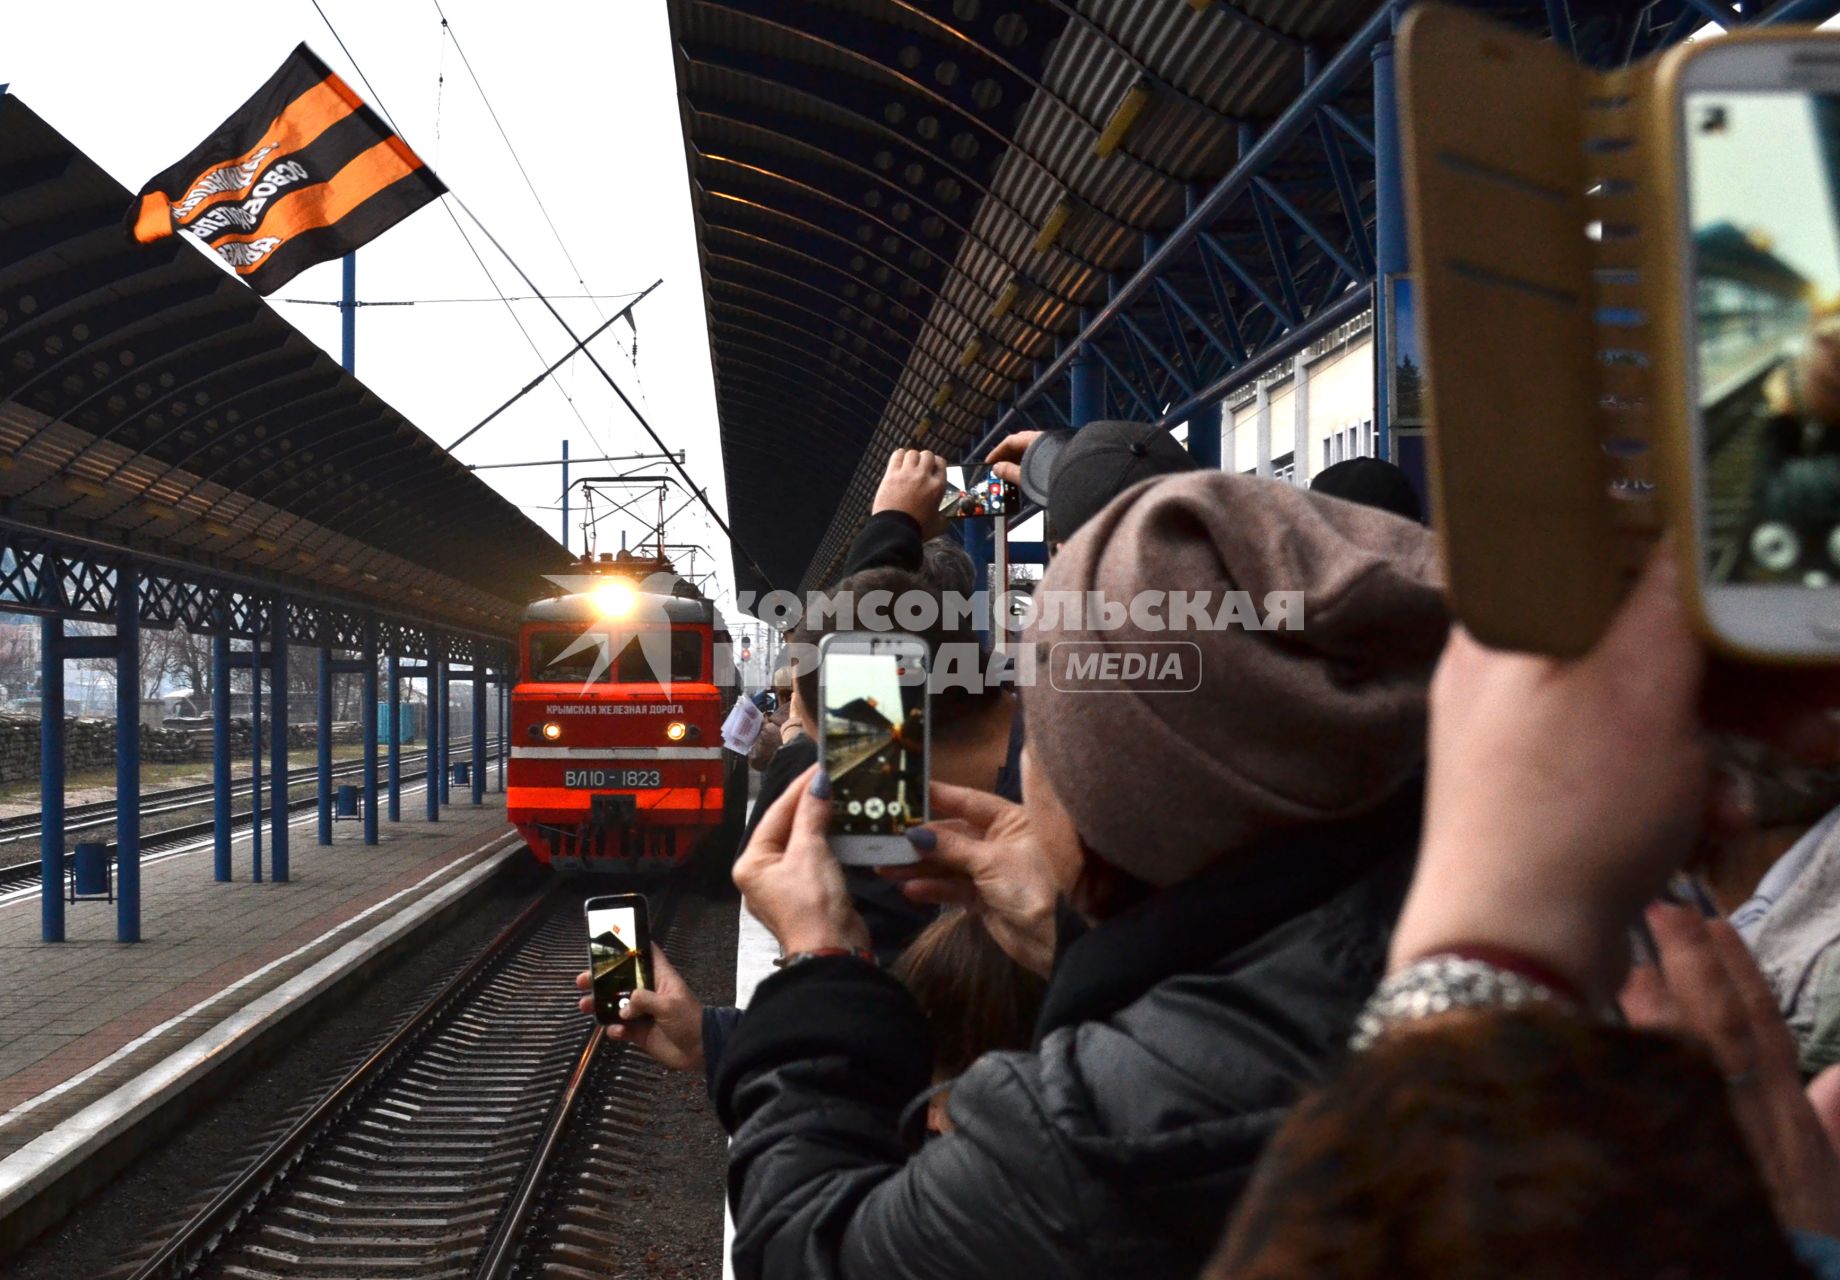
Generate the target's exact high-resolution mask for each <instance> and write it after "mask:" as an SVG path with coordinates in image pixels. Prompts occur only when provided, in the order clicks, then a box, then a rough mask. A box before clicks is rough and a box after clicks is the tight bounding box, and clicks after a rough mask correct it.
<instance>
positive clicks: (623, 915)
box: [582, 893, 652, 1023]
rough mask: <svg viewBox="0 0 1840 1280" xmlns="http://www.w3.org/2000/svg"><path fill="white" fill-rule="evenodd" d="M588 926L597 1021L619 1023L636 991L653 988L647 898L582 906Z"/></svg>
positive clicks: (623, 896) (610, 898) (625, 896)
mask: <svg viewBox="0 0 1840 1280" xmlns="http://www.w3.org/2000/svg"><path fill="white" fill-rule="evenodd" d="M582 914H583V916H584V917H585V918H586V920H587V925H588V974H589V977H590V979H591V990H592V991H593V993H594V1019H595V1021H596V1022H601V1023H614V1022H618V1021H620V1010H621V1008H622V1007H623V1006H624V1005H625V1003H626V1000H627V998H628V997H629V996H631V995H632V993H633V992H635V991H638V990H640V989H641V988H648V987H650V986H651V985H652V930H651V924H650V921H649V920H648V919H647V917H646V909H645V896H644V895H643V894H638V893H618V894H609V895H607V896H605V897H600V898H589V899H588V900H587V902H585V903H583V904H582Z"/></svg>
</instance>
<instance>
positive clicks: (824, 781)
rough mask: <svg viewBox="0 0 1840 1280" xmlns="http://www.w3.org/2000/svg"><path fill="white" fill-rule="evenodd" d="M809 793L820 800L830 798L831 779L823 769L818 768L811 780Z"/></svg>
mask: <svg viewBox="0 0 1840 1280" xmlns="http://www.w3.org/2000/svg"><path fill="white" fill-rule="evenodd" d="M811 793H812V794H813V795H814V796H816V797H818V799H820V800H829V799H830V798H831V779H830V775H829V774H827V773H825V772H824V770H822V769H820V770H818V776H817V777H815V778H813V779H812V780H811Z"/></svg>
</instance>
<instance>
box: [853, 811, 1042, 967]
mask: <svg viewBox="0 0 1840 1280" xmlns="http://www.w3.org/2000/svg"><path fill="white" fill-rule="evenodd" d="M930 794H931V796H932V802H933V814H934V819H935V820H934V821H933V822H930V823H928V824H927V825H926V826H924V827H915V828H913V829H912V830H911V831H909V832H908V833H907V838H908V840H909V841H910V842H911V843H912V844H913V846H914V847H915V848H916V849H918V850H919V851H920V853H921V855H922V858H921V861H919V862H917V863H914V864H911V865H909V866H902V867H883V868H881V872H882V874H883V875H884V876H886V877H888V878H889V879H891V880H895V881H898V882H899V883H900V885H901V892H902V893H903V894H904V895H905V896H906V897H908V898H909V899H911V900H912V901H914V902H929V903H941V904H947V905H953V906H961V907H964V908H966V909H967V910H969V911H974V912H976V913H977V914H978V915H979V916H980V917H981V918H982V919H983V921H984V927H985V928H987V929H989V930H990V936H991V937H992V938H994V939H995V940H996V943H997V945H998V946H1000V947H1002V948H1003V950H1004V951H1005V952H1006V953H1008V955H1009V957H1010V958H1011V959H1012V960H1014V961H1015V962H1016V963H1017V964H1019V965H1021V966H1022V967H1023V968H1025V969H1029V970H1031V971H1033V972H1035V973H1038V974H1041V975H1042V976H1044V977H1045V976H1047V973H1048V971H1049V970H1050V969H1051V968H1052V967H1053V965H1054V904H1055V902H1056V901H1057V900H1058V899H1059V897H1060V896H1061V894H1063V893H1065V892H1066V891H1067V890H1069V889H1071V888H1072V886H1071V885H1064V884H1061V883H1059V878H1058V877H1057V876H1056V874H1055V870H1054V867H1053V866H1052V865H1051V864H1050V862H1049V860H1048V859H1047V858H1046V857H1045V856H1044V855H1043V853H1042V851H1041V849H1040V847H1039V846H1038V845H1037V844H1036V841H1035V838H1034V836H1033V834H1032V833H1031V832H1030V829H1029V820H1028V817H1027V815H1026V813H1025V812H1024V810H1023V808H1022V806H1021V805H1015V804H1011V803H1009V801H1007V800H1003V799H999V798H998V797H996V796H993V795H991V794H989V793H988V792H984V791H974V790H972V789H971V788H970V787H954V786H948V785H947V784H945V783H943V782H935V783H934V784H933V786H932V790H931V792H930Z"/></svg>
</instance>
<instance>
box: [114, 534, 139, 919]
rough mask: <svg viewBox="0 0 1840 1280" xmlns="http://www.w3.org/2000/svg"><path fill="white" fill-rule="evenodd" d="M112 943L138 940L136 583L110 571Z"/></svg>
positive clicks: (129, 572) (128, 568)
mask: <svg viewBox="0 0 1840 1280" xmlns="http://www.w3.org/2000/svg"><path fill="white" fill-rule="evenodd" d="M115 645H116V649H115V941H117V942H139V941H140V940H141V580H140V571H139V570H138V569H136V568H134V567H133V566H132V565H123V566H122V567H121V568H120V569H118V570H116V573H115Z"/></svg>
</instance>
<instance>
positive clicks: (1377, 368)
mask: <svg viewBox="0 0 1840 1280" xmlns="http://www.w3.org/2000/svg"><path fill="white" fill-rule="evenodd" d="M1373 63H1374V449H1375V452H1376V453H1378V455H1379V456H1380V457H1382V458H1386V459H1388V460H1391V459H1392V456H1393V441H1392V426H1393V423H1392V417H1393V406H1392V399H1393V394H1392V381H1393V378H1392V374H1393V350H1394V347H1393V317H1392V315H1391V308H1390V307H1389V306H1388V298H1389V293H1390V283H1391V281H1392V280H1393V278H1394V277H1395V276H1398V275H1402V274H1403V273H1404V272H1405V271H1406V270H1407V256H1406V194H1405V181H1404V176H1403V172H1402V170H1403V163H1404V162H1403V160H1402V158H1401V155H1400V147H1399V99H1398V95H1397V93H1396V91H1395V87H1394V81H1393V42H1392V41H1391V40H1382V41H1381V42H1380V43H1379V44H1377V45H1375V46H1374V52H1373Z"/></svg>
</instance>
